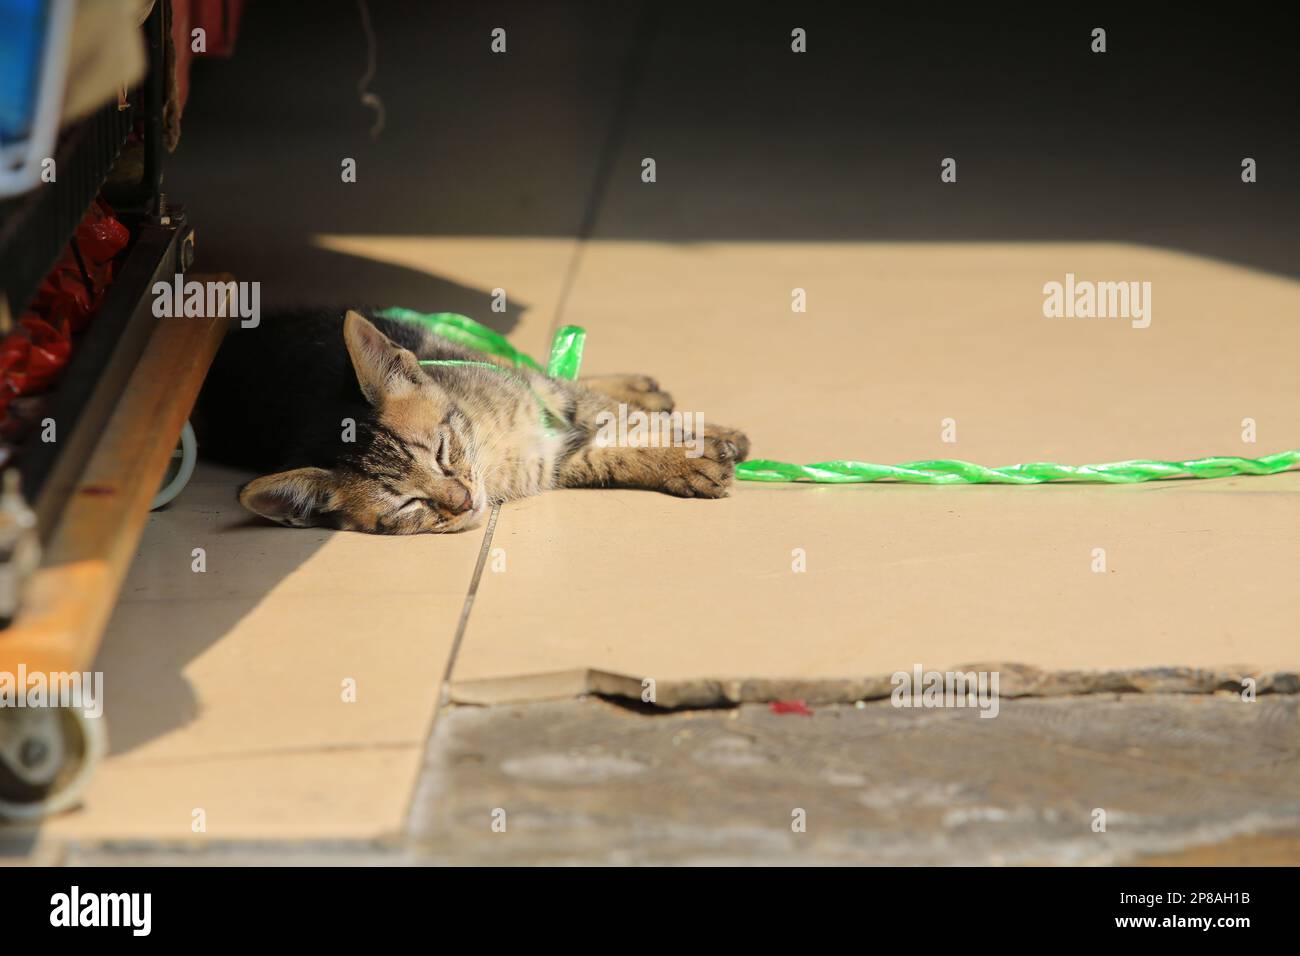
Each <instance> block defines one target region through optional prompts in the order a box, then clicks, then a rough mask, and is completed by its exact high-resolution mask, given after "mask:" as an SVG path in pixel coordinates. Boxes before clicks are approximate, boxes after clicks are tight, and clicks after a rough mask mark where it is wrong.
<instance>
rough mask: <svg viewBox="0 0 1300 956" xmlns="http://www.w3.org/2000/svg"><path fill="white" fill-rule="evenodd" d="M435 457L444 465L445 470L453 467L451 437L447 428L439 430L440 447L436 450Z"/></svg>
mask: <svg viewBox="0 0 1300 956" xmlns="http://www.w3.org/2000/svg"><path fill="white" fill-rule="evenodd" d="M433 457H434V458H437V459H438V464H440V465H442V467H443V470H444V471H445V470H446V469H448V468H450V467H451V439H450V438H448V436H447V430H446V429H443V430H442V431H440V432H438V447H437V448H436V449H435V450H434V452H433Z"/></svg>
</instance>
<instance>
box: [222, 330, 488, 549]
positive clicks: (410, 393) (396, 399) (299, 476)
mask: <svg viewBox="0 0 1300 956" xmlns="http://www.w3.org/2000/svg"><path fill="white" fill-rule="evenodd" d="M343 338H344V341H345V342H346V343H347V347H348V355H349V356H351V359H352V367H353V369H354V370H355V371H356V375H357V383H358V384H359V385H360V386H361V393H362V394H363V395H364V396H365V398H366V401H368V402H369V403H370V405H371V408H372V411H373V414H372V415H371V416H369V417H367V418H366V419H365V420H361V421H358V422H357V434H356V442H355V445H354V447H353V448H350V449H349V451H348V453H347V455H346V456H345V457H344V458H343V460H342V461H340V463H339V464H338V465H337V466H336V467H335V468H332V469H327V468H296V469H294V470H293V471H285V472H280V473H279V474H275V475H266V476H265V477H262V478H256V479H254V480H253V481H250V482H249V483H248V484H247V485H245V486H244V487H243V488H241V489H240V492H239V501H240V504H242V505H243V506H244V507H245V508H247V509H248V510H249V511H253V512H255V513H257V514H259V515H262V516H263V517H266V518H270V519H271V520H272V521H278V522H280V523H281V524H284V525H288V526H290V527H295V528H306V527H311V526H313V525H324V526H327V527H332V528H340V529H344V530H349V531H369V532H375V533H379V534H420V533H423V532H439V533H440V532H448V531H467V530H469V529H470V528H474V527H477V526H478V525H479V524H480V523H481V522H482V520H483V517H484V515H485V514H486V513H487V509H488V502H487V495H486V493H485V491H484V488H483V482H482V480H481V478H482V470H481V469H480V468H478V467H477V466H476V464H475V448H476V442H475V435H474V429H473V426H472V423H471V422H470V420H469V418H468V417H467V416H466V415H465V413H464V412H463V411H461V409H460V408H459V407H458V406H457V405H456V402H455V401H454V400H453V399H452V398H451V396H450V395H449V394H448V393H447V392H446V391H444V390H443V389H442V388H440V387H438V386H437V385H435V384H434V383H433V381H432V380H431V379H430V378H429V377H428V376H427V375H425V374H424V371H423V369H421V368H420V363H419V360H417V359H416V357H415V355H413V354H412V353H411V352H409V351H407V350H406V349H403V348H399V347H398V346H396V345H394V344H393V343H392V342H391V341H389V339H388V338H387V336H385V335H384V334H383V333H382V332H380V331H379V330H378V329H377V328H375V327H374V326H373V325H371V324H370V323H369V322H367V321H366V320H365V319H364V318H362V317H361V316H360V315H358V314H357V313H356V312H349V313H348V314H347V317H346V318H345V319H344V320H343Z"/></svg>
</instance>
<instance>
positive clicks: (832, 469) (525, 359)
mask: <svg viewBox="0 0 1300 956" xmlns="http://www.w3.org/2000/svg"><path fill="white" fill-rule="evenodd" d="M376 314H377V315H380V316H383V317H384V318H389V319H398V320H401V321H407V322H416V323H418V324H420V325H423V326H424V327H425V328H427V329H429V330H430V331H431V332H434V333H436V334H438V335H441V336H443V337H444V338H447V339H451V340H452V341H453V342H458V343H459V344H461V345H465V346H468V347H469V348H473V349H477V350H479V351H480V352H487V353H489V354H492V355H498V356H501V357H503V358H506V359H509V360H510V361H511V362H512V363H513V364H514V366H515V367H516V368H519V367H521V366H523V367H527V368H531V369H535V370H536V371H539V372H540V371H542V367H541V366H540V365H539V364H538V363H537V362H535V361H533V359H531V358H530V357H529V356H527V355H525V354H524V353H523V352H520V351H519V350H518V349H516V348H515V347H514V346H513V345H511V344H510V342H509V340H507V339H506V337H505V336H504V335H502V334H501V333H499V332H494V331H493V330H492V329H489V328H488V327H487V326H485V325H480V324H479V323H478V322H475V321H474V320H473V319H471V318H469V317H467V316H464V315H457V314H456V313H454V312H432V313H425V312H415V311H413V310H411V309H397V308H395V309H384V310H383V311H381V312H378V313H376ZM585 337H586V332H585V330H583V329H582V328H581V327H580V326H576V325H566V326H564V327H563V328H562V329H560V330H559V331H558V332H556V333H555V341H554V342H553V343H552V344H551V355H550V361H549V362H548V363H547V367H546V370H545V371H546V374H548V375H550V376H551V377H553V378H564V379H570V380H571V379H575V378H577V377H578V369H579V367H580V366H581V365H582V346H583V342H584V339H585ZM421 364H432V365H457V364H465V363H463V362H457V361H453V360H446V361H441V362H427V363H421ZM1298 464H1300V449H1295V450H1293V451H1281V452H1278V453H1277V454H1276V455H1265V456H1264V457H1263V458H1237V457H1233V456H1228V455H1215V456H1211V457H1209V458H1194V459H1192V460H1191V461H1151V460H1149V459H1146V458H1136V459H1133V460H1131V461H1111V462H1106V463H1104V464H1100V465H1058V464H1056V463H1055V462H1050V461H1036V462H1030V463H1028V464H1025V465H1007V466H1005V467H1003V468H988V467H986V466H984V465H976V464H973V463H971V462H969V461H958V460H956V459H952V458H935V459H930V460H927V461H905V462H903V463H902V464H901V465H874V464H871V463H870V462H865V461H822V462H817V463H816V464H813V465H796V464H792V463H791V462H788V461H769V460H767V459H756V460H754V461H744V462H741V463H740V464H739V465H737V466H736V477H737V478H739V479H740V480H742V481H812V482H817V483H821V484H833V485H840V484H852V483H856V482H865V481H902V482H909V483H914V484H922V485H982V484H999V485H1039V484H1042V483H1044V482H1048V481H1094V482H1102V483H1105V484H1112V485H1127V484H1136V483H1138V482H1142V481H1163V480H1164V479H1166V478H1226V477H1228V476H1230V475H1275V474H1277V473H1278V472H1282V471H1286V470H1288V469H1290V468H1294V467H1295V466H1296V465H1298Z"/></svg>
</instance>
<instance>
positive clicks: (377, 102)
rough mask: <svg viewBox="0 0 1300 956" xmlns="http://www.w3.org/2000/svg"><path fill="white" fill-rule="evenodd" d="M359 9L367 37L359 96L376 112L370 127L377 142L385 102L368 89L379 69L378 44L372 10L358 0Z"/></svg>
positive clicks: (358, 90) (363, 102) (363, 0)
mask: <svg viewBox="0 0 1300 956" xmlns="http://www.w3.org/2000/svg"><path fill="white" fill-rule="evenodd" d="M357 9H358V10H359V11H360V12H361V30H362V32H363V33H365V35H366V72H365V73H363V74H362V76H361V82H359V83H358V84H357V95H358V96H359V97H361V105H362V106H368V107H370V109H372V110H374V111H375V125H374V126H372V127H370V138H371V139H372V140H377V139H379V134H380V133H381V132H382V131H383V129H384V101H383V100H381V99H380V98H379V96H378V94H375V93H371V92H370V90H369V89H368V87H369V86H370V81H371V80H373V79H374V78H375V71H376V70H377V69H378V66H377V61H378V59H379V53H378V44H377V43H376V41H375V31H374V28H373V27H372V26H371V25H370V9H369V8H368V7H367V6H366V0H357Z"/></svg>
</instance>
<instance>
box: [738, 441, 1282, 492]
mask: <svg viewBox="0 0 1300 956" xmlns="http://www.w3.org/2000/svg"><path fill="white" fill-rule="evenodd" d="M1297 464H1300V449H1297V450H1295V451H1282V452H1278V453H1277V454H1276V455H1266V456H1265V457H1263V458H1235V457H1229V456H1214V457H1211V458H1195V459H1192V460H1191V461H1150V460H1148V459H1145V458H1137V459H1133V460H1131V461H1111V462H1106V463H1105V464H1101V465H1058V464H1055V463H1054V462H1050V461H1036V462H1030V463H1029V464H1026V465H1007V466H1006V467H1004V468H988V467H986V466H984V465H975V464H972V463H971V462H969V461H957V460H954V459H951V458H939V459H933V460H930V461H905V462H903V463H902V464H901V465H873V464H870V463H868V462H864V461H823V462H818V463H817V464H815V465H792V464H790V463H789V462H785V461H766V460H754V461H744V462H741V463H740V464H739V465H737V466H736V477H737V478H741V479H744V480H745V481H815V482H823V483H827V484H847V483H851V482H862V481H906V482H914V483H917V484H923V485H962V484H970V485H982V484H1001V485H1039V484H1042V483H1043V482H1047V481H1100V482H1104V483H1106V484H1112V485H1128V484H1135V483H1137V482H1141V481H1161V480H1163V479H1165V478H1226V477H1228V476H1229V475H1275V474H1277V473H1278V472H1280V471H1286V470H1287V469H1288V468H1294V467H1295V466H1296V465H1297Z"/></svg>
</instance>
